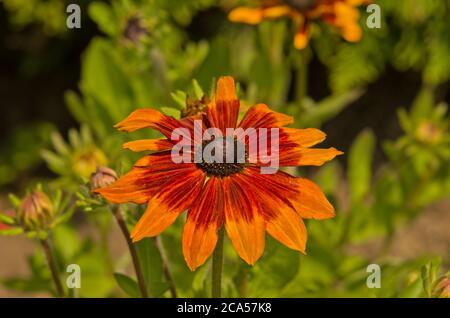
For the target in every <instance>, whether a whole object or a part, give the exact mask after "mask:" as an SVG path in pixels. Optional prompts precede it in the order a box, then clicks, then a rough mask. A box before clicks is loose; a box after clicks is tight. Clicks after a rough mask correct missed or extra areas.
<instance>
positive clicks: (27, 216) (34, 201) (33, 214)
mask: <svg viewBox="0 0 450 318" xmlns="http://www.w3.org/2000/svg"><path fill="white" fill-rule="evenodd" d="M54 213H55V210H54V208H53V204H52V202H51V201H50V199H49V198H48V196H47V195H46V194H45V193H43V192H41V191H37V190H36V191H33V192H31V193H30V194H29V195H27V196H26V197H25V198H24V199H23V201H22V204H21V205H20V207H19V209H18V211H17V219H18V221H19V222H20V224H21V225H22V226H23V227H24V228H25V229H26V230H45V229H47V228H48V227H49V225H50V223H51V222H52V220H53V216H54Z"/></svg>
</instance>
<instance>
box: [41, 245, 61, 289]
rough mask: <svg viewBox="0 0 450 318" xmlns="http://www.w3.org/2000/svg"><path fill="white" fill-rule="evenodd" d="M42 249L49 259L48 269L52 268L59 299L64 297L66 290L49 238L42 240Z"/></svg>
mask: <svg viewBox="0 0 450 318" xmlns="http://www.w3.org/2000/svg"><path fill="white" fill-rule="evenodd" d="M40 242H41V245H42V249H43V250H44V253H45V257H46V259H47V264H48V267H49V268H50V272H51V274H52V279H53V282H54V284H55V288H56V293H57V294H58V296H59V297H61V298H63V297H64V289H63V286H62V283H61V279H60V277H59V270H58V265H57V264H56V260H55V256H54V254H53V251H52V248H51V246H50V243H49V238H48V237H46V238H44V239H41V240H40Z"/></svg>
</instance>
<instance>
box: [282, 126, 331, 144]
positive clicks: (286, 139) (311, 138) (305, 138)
mask: <svg viewBox="0 0 450 318" xmlns="http://www.w3.org/2000/svg"><path fill="white" fill-rule="evenodd" d="M326 136H327V135H326V134H325V133H324V132H323V131H321V130H319V129H316V128H306V129H297V128H281V129H280V144H281V145H283V144H286V143H293V144H295V145H298V146H300V147H305V148H307V147H312V146H314V145H316V144H318V143H321V142H322V141H324V140H325V137H326Z"/></svg>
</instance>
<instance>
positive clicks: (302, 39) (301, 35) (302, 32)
mask: <svg viewBox="0 0 450 318" xmlns="http://www.w3.org/2000/svg"><path fill="white" fill-rule="evenodd" d="M308 42H309V27H308V26H307V24H304V25H302V26H301V27H300V28H299V29H298V31H297V33H295V37H294V46H295V48H296V49H298V50H303V49H304V48H305V47H306V46H308Z"/></svg>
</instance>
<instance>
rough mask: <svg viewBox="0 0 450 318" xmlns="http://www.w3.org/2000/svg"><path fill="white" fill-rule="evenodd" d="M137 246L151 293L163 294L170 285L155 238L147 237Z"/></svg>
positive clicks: (152, 294) (154, 295)
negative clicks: (167, 282)
mask: <svg viewBox="0 0 450 318" xmlns="http://www.w3.org/2000/svg"><path fill="white" fill-rule="evenodd" d="M135 246H136V252H137V254H138V258H139V261H140V262H141V268H142V271H143V275H144V279H145V283H146V285H147V289H148V292H149V294H150V295H151V296H153V297H158V296H161V295H162V294H163V293H164V292H165V291H166V290H167V289H168V285H167V284H166V280H165V278H164V271H163V266H162V259H161V255H160V253H159V250H158V248H157V247H156V244H155V239H153V238H145V239H143V240H140V241H139V242H137V243H136V244H135Z"/></svg>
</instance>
